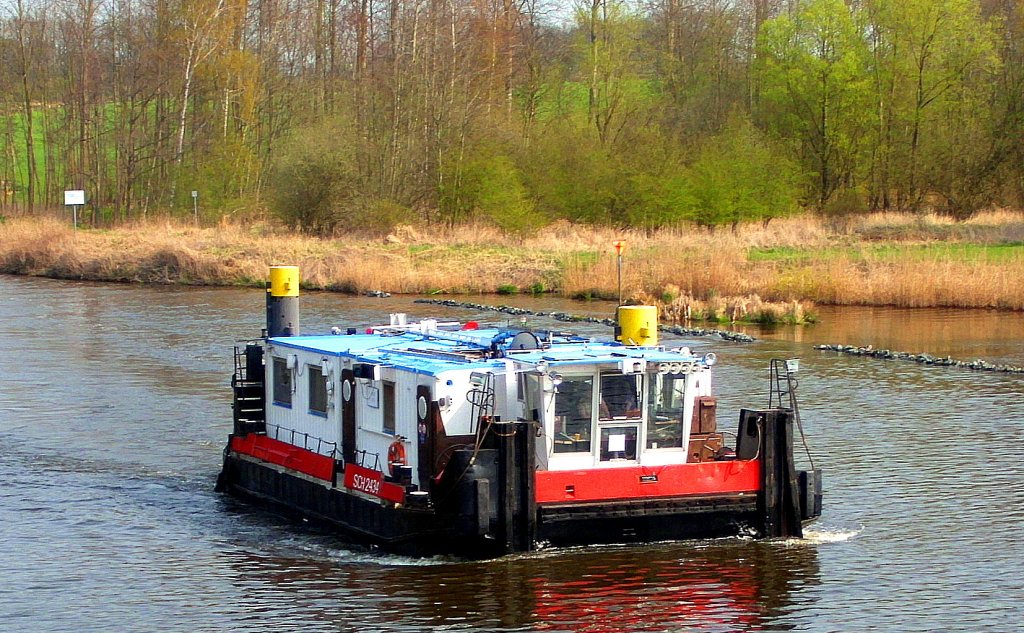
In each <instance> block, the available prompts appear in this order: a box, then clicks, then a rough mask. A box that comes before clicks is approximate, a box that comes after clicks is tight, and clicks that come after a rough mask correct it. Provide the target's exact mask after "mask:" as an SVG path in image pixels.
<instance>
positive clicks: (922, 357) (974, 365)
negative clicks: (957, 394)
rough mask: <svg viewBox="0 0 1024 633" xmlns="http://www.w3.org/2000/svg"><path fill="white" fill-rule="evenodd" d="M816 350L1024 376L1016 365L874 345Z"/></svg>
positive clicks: (831, 347) (843, 346)
mask: <svg viewBox="0 0 1024 633" xmlns="http://www.w3.org/2000/svg"><path fill="white" fill-rule="evenodd" d="M814 349H817V350H821V351H823V352H839V353H840V354H850V355H852V356H867V357H870V358H878V359H881V360H905V361H911V362H915V363H920V364H922V365H934V366H937V367H959V368H963V369H973V370H975V371H995V372H1001V373H1005V374H1024V367H1017V366H1016V365H999V364H996V363H990V362H988V361H984V360H981V359H978V360H972V361H964V360H956V359H954V358H950V357H949V356H946V357H941V356H933V355H931V354H924V353H922V354H912V353H910V352H895V351H892V350H888V349H875V348H874V346H872V345H867V346H865V347H857V346H855V345H815V346H814Z"/></svg>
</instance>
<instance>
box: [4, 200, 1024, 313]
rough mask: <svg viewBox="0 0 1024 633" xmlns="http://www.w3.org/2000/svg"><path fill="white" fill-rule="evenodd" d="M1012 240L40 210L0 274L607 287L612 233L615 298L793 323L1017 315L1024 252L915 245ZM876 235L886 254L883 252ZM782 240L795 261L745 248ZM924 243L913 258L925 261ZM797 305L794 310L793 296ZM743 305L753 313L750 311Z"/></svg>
mask: <svg viewBox="0 0 1024 633" xmlns="http://www.w3.org/2000/svg"><path fill="white" fill-rule="evenodd" d="M936 235H942V236H943V239H942V241H941V243H943V244H948V243H951V242H958V241H959V242H960V243H964V244H978V243H982V244H986V243H987V244H1001V243H1013V242H1015V241H1017V242H1019V239H1017V240H1015V239H1014V238H1015V237H1016V236H1018V235H1024V216H1022V215H1021V214H1020V213H1017V212H1012V211H1007V210H994V211H989V212H985V213H982V214H979V215H978V216H976V217H975V218H972V219H971V220H969V221H968V222H961V223H957V222H953V221H952V220H949V219H947V218H943V217H940V216H905V215H893V214H873V215H868V216H860V217H856V218H853V219H849V220H844V221H843V222H842V223H837V222H836V221H834V220H822V219H820V218H818V217H816V216H812V215H804V216H797V217H793V218H786V219H780V220H775V221H773V222H771V223H770V224H769V225H768V226H764V225H762V224H759V223H758V224H749V225H741V226H739V227H737V229H736V230H735V231H733V230H728V229H725V230H718V231H716V232H714V233H711V232H708V231H706V230H698V229H696V228H692V227H690V228H675V229H666V230H662V231H657V232H653V233H644V232H641V231H635V230H634V231H621V230H615V229H611V228H602V227H590V226H579V225H572V224H568V223H564V222H559V223H556V224H553V225H551V226H549V227H547V228H545V229H543V230H542V231H540V232H539V233H537V234H536V235H534V236H530V237H521V238H509V237H508V236H505V235H503V234H501V233H500V232H499V231H497V230H496V229H494V228H493V227H489V226H470V227H466V226H463V227H454V228H423V227H401V228H400V229H398V230H396V231H395V232H394V234H392V235H390V236H387V237H386V238H384V239H382V238H381V237H374V236H342V237H338V238H335V239H317V238H312V237H307V236H302V235H297V234H294V233H290V232H284V231H277V230H274V229H273V228H272V227H268V226H266V225H256V226H242V225H236V224H230V223H222V224H221V225H220V226H217V227H208V228H195V227H191V226H187V225H181V224H176V223H172V222H166V221H164V222H150V223H146V224H138V225H134V226H126V227H121V228H117V229H112V230H91V229H90V230H80V231H78V232H77V233H75V232H73V231H72V230H71V228H70V227H68V226H66V224H63V223H60V222H58V221H57V220H54V219H46V218H35V219H32V218H9V219H8V220H7V221H6V222H3V223H0V272H6V273H15V274H25V275H42V276H49V277H60V278H72V279H90V280H112V281H128V282H146V283H187V284H217V285H239V284H241V285H259V284H262V280H263V279H264V277H265V275H266V269H267V267H268V266H269V265H271V264H276V263H290V264H297V265H299V266H300V267H301V269H302V271H303V284H304V285H305V286H306V287H308V288H322V289H333V290H342V291H348V292H365V291H373V290H382V291H387V292H399V293H442V292H443V293H489V292H494V291H496V290H497V289H498V288H499V287H502V286H506V287H507V286H514V287H517V288H522V289H527V288H534V289H537V288H544V289H546V290H553V291H557V292H560V293H562V294H565V295H570V296H572V295H587V296H604V297H614V296H615V295H616V293H617V283H616V280H617V272H616V258H615V255H614V252H613V250H612V246H611V245H612V242H613V241H615V240H619V239H625V240H626V242H627V250H626V254H625V258H624V259H625V267H624V271H623V293H624V295H626V297H627V298H628V297H634V298H647V299H656V300H658V301H659V302H661V303H662V304H663V305H664V307H665V309H666V310H667V311H668V312H669V313H670V314H674V315H676V316H679V315H681V314H683V313H684V312H685V311H686V310H687V309H688V310H689V311H690V313H691V315H692V314H693V313H694V312H700V313H703V314H706V315H708V316H713V317H715V318H720V319H734V318H737V317H741V318H744V319H746V320H751V319H755V320H756V319H758V318H764V319H769V318H772V317H771V315H772V314H774V315H775V318H782V319H790V318H793V317H794V315H799V314H800V312H801V311H804V310H806V309H807V305H804V304H801V303H799V302H801V301H813V302H816V303H823V304H855V305H893V306H902V307H929V306H946V307H992V308H1003V309H1013V310H1024V284H1021V283H1020V282H1019V280H1020V279H1022V278H1024V255H1022V253H1024V251H1015V250H1012V249H1011V251H1010V252H1009V253H1008V254H1007V255H1005V256H1003V257H1001V258H1000V259H999V260H998V261H990V260H988V259H986V258H984V257H971V256H969V255H963V254H960V255H957V254H955V253H953V254H951V253H949V252H945V251H942V250H936V251H935V252H931V251H927V250H925V251H922V250H921V249H920V248H918V250H917V251H914V248H915V247H921V246H928V245H934V244H936V243H938V242H939V241H938V240H937V239H935V236H936ZM880 236H881V237H882V238H884V239H883V241H882V242H881V243H882V244H883V245H885V246H887V247H891V248H889V249H888V250H887V251H886V252H879V251H878V249H877V247H878V245H879V243H880V242H879V239H880ZM755 249H762V252H769V253H771V251H763V249H777V250H779V251H785V250H786V249H791V250H793V252H798V253H799V257H791V258H787V257H774V258H773V257H772V256H770V255H769V256H761V257H752V253H753V252H754V251H755ZM922 252H924V254H923V255H922ZM794 301H797V302H798V303H796V304H794V303H793V302H794ZM751 315H753V316H751Z"/></svg>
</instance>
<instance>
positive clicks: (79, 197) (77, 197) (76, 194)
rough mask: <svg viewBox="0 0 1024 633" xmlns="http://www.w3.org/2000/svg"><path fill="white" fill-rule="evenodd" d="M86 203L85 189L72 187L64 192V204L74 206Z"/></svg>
mask: <svg viewBox="0 0 1024 633" xmlns="http://www.w3.org/2000/svg"><path fill="white" fill-rule="evenodd" d="M84 204H85V191H83V190H81V189H71V190H69V191H65V192H64V206H68V207H72V206H75V205H84Z"/></svg>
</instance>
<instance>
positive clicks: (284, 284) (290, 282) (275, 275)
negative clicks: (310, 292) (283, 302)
mask: <svg viewBox="0 0 1024 633" xmlns="http://www.w3.org/2000/svg"><path fill="white" fill-rule="evenodd" d="M270 294H271V295H272V296H274V297H297V296H299V267H298V266H271V267H270Z"/></svg>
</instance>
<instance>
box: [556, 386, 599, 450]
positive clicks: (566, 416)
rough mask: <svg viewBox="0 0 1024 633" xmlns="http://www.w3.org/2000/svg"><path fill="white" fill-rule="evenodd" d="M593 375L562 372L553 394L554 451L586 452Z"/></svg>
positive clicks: (591, 407) (592, 406) (589, 433)
mask: <svg viewBox="0 0 1024 633" xmlns="http://www.w3.org/2000/svg"><path fill="white" fill-rule="evenodd" d="M593 410H594V377H593V376H563V377H562V383H561V384H560V385H558V392H557V393H556V394H555V434H554V435H555V436H554V442H555V452H556V453H589V452H590V441H591V437H592V434H593V431H592V430H591V429H592V427H593V425H594V420H593Z"/></svg>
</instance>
